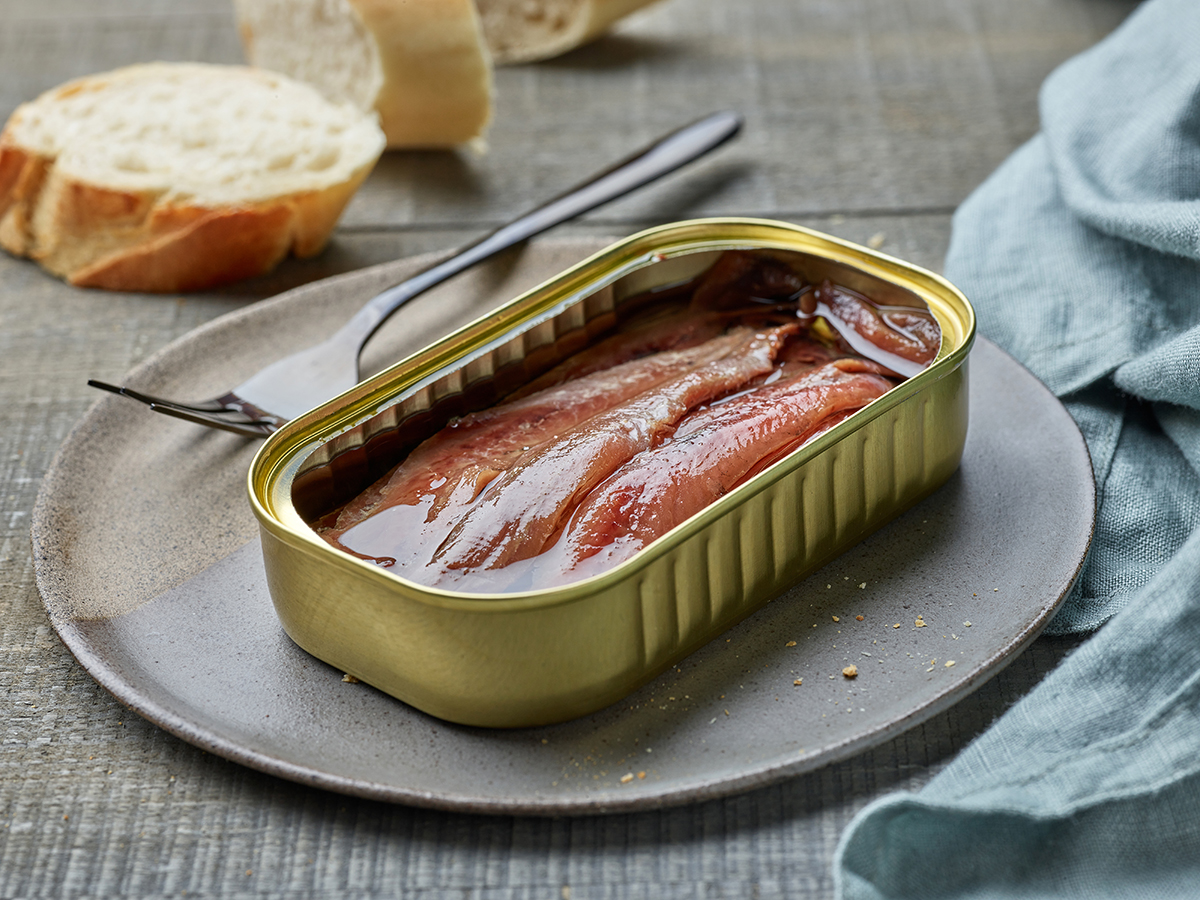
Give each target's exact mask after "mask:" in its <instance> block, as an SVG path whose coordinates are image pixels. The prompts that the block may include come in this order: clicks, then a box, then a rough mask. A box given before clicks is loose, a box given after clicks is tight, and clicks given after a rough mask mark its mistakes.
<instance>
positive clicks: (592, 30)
mask: <svg viewBox="0 0 1200 900" xmlns="http://www.w3.org/2000/svg"><path fill="white" fill-rule="evenodd" d="M477 2H478V5H479V10H480V14H481V18H482V21H483V30H484V35H485V37H486V39H487V43H488V47H489V48H490V49H491V53H492V59H493V60H494V61H495V63H496V64H497V65H513V64H516V63H528V62H537V61H538V60H543V59H550V58H552V57H555V56H559V55H561V54H563V53H566V52H567V51H568V50H573V49H574V48H576V47H579V46H582V45H583V44H586V43H588V41H591V40H593V39H594V38H597V37H599V36H600V35H601V34H603V33H604V32H605V31H607V30H608V29H609V28H610V27H611V26H612V25H613V24H614V23H615V22H616V21H617V20H618V19H621V18H623V17H625V16H627V15H629V14H630V13H632V12H636V11H637V10H639V9H641V8H642V7H644V6H649V5H650V4H651V3H655V2H658V0H579V3H578V8H577V10H575V12H574V14H573V15H571V16H570V18H569V20H565V21H563V22H561V23H556V24H557V26H558V27H556V28H554V29H552V33H551V34H550V35H548V36H542V35H539V34H538V32H539V31H540V30H542V29H541V28H534V29H529V30H528V31H527V32H524V33H522V34H519V35H518V34H515V33H513V31H512V30H511V24H510V23H511V16H512V15H513V14H514V12H516V13H518V14H519V9H520V7H519V5H518V4H517V3H514V0H477ZM534 5H535V6H536V3H535V4H534ZM493 10H494V13H493ZM542 28H544V25H543V26H542Z"/></svg>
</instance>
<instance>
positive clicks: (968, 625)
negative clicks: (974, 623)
mask: <svg viewBox="0 0 1200 900" xmlns="http://www.w3.org/2000/svg"><path fill="white" fill-rule="evenodd" d="M963 625H964V626H966V627H967V628H970V627H971V623H970V622H963Z"/></svg>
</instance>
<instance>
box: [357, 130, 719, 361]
mask: <svg viewBox="0 0 1200 900" xmlns="http://www.w3.org/2000/svg"><path fill="white" fill-rule="evenodd" d="M741 127H742V117H741V116H740V115H738V114H737V113H733V112H718V113H713V114H712V115H710V116H706V117H705V118H703V119H700V120H699V121H696V122H693V123H692V124H691V125H685V126H684V127H683V128H680V129H678V130H676V131H673V132H671V133H670V134H668V135H667V136H666V137H663V138H660V139H659V140H658V141H656V142H654V143H653V144H651V145H650V146H648V147H646V148H645V149H643V150H641V151H640V152H638V153H635V154H634V155H633V156H630V157H629V158H628V159H625V160H623V161H622V162H619V163H617V164H616V165H614V166H613V167H612V168H610V169H607V170H605V171H604V172H601V173H600V174H598V175H596V176H594V177H592V178H590V179H589V180H588V181H585V182H584V183H582V184H579V185H577V186H575V187H574V188H572V189H571V190H569V191H567V192H566V193H565V194H561V195H559V196H558V197H555V198H554V199H553V200H549V201H547V202H546V203H544V204H542V205H541V206H539V207H537V208H536V209H533V210H530V211H529V212H527V213H525V214H524V215H523V216H521V217H520V218H518V219H515V220H514V221H512V222H509V223H508V224H507V225H502V226H501V227H499V228H497V229H496V230H495V231H493V232H491V233H490V234H488V235H486V236H484V237H482V238H480V239H479V240H478V241H476V242H475V243H473V244H469V245H468V246H466V247H464V248H463V249H462V250H459V251H458V252H457V253H456V254H454V255H453V256H451V257H450V258H449V259H446V260H444V261H442V262H440V263H437V264H436V265H434V266H431V267H430V268H428V269H426V270H425V271H423V272H420V273H418V274H417V275H414V276H413V277H412V278H409V279H407V280H406V281H402V282H401V283H400V284H398V285H396V286H395V287H390V288H388V289H387V290H385V291H383V292H382V293H380V294H378V295H376V296H375V297H374V298H373V299H372V300H371V301H370V302H369V303H367V304H366V306H364V307H363V308H362V309H360V310H359V311H358V312H357V313H356V314H355V315H354V317H353V318H352V319H350V321H348V322H347V323H346V324H345V325H343V326H342V327H341V328H340V329H339V330H338V336H339V337H344V338H346V339H350V337H351V336H352V335H353V336H357V338H358V341H359V348H360V349H361V348H362V345H363V344H365V343H366V342H367V340H368V339H369V338H370V337H371V335H373V334H374V333H375V331H376V330H377V329H378V328H379V326H380V325H382V324H383V323H384V322H385V321H386V320H387V319H388V317H389V316H391V315H392V313H394V312H395V311H396V310H398V309H399V308H400V307H401V306H403V305H404V304H405V303H407V302H408V301H409V300H411V299H413V298H414V297H416V296H417V295H419V294H421V293H423V292H425V291H427V290H429V289H430V288H432V287H434V286H436V285H438V284H441V283H442V282H443V281H445V280H446V279H448V278H450V277H452V276H454V275H457V274H458V273H459V272H461V271H463V270H464V269H467V268H470V267H471V266H473V265H475V264H476V263H477V262H481V261H482V260H484V259H487V258H488V257H489V256H492V255H493V254H496V253H499V252H500V251H501V250H507V249H508V248H509V247H511V246H513V245H514V244H519V243H520V242H521V241H524V240H528V239H529V238H531V237H533V236H534V235H536V234H540V233H541V232H543V231H545V230H546V229H548V228H551V227H553V226H555V225H558V224H560V223H562V222H565V221H567V220H568V219H573V218H574V217H575V216H578V215H582V214H583V213H585V212H588V211H589V210H591V209H595V208H596V207H597V206H600V205H602V204H604V203H607V202H608V201H610V200H615V199H617V198H618V197H621V196H624V195H625V194H627V193H629V192H630V191H633V190H636V189H637V188H639V187H641V186H642V185H644V184H648V183H649V182H651V181H654V180H655V179H656V178H660V177H662V176H663V175H666V174H668V173H669V172H673V171H674V170H675V169H678V168H679V167H680V166H683V165H686V164H687V163H689V162H691V161H692V160H694V159H697V158H699V157H701V156H703V155H704V154H705V153H708V152H709V151H710V150H713V149H715V148H717V147H719V146H721V144H723V143H725V142H726V141H727V140H729V139H730V138H732V137H733V136H734V135H736V134H737V133H738V131H739V130H740V129H741Z"/></svg>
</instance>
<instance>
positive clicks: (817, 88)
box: [0, 0, 1135, 898]
mask: <svg viewBox="0 0 1200 900" xmlns="http://www.w3.org/2000/svg"><path fill="white" fill-rule="evenodd" d="M1134 5H1135V3H1134V2H1132V0H1005V2H1001V3H995V2H990V0H954V2H939V0H903V2H897V0H844V2H842V0H840V2H832V3H831V2H821V0H734V2H730V0H724V2H721V0H667V2H664V3H662V4H660V5H659V6H656V7H654V8H652V9H650V10H648V11H645V12H643V13H641V14H639V15H637V16H635V17H633V18H632V19H631V20H629V21H628V22H626V23H624V24H623V25H622V26H621V27H620V28H618V29H617V31H616V32H615V33H614V34H612V35H610V36H608V37H606V38H604V39H602V40H600V41H598V42H596V43H595V44H593V45H591V46H590V47H587V48H584V49H581V50H578V51H576V52H574V53H572V54H570V55H568V56H566V57H564V58H562V59H559V60H556V61H552V62H549V63H544V64H541V65H536V66H524V67H516V68H510V69H505V70H501V71H499V72H498V73H497V79H496V86H497V93H498V100H497V109H496V117H495V123H494V125H493V126H492V129H491V132H490V135H489V140H488V144H489V150H488V152H487V154H486V155H476V154H472V153H471V152H467V151H463V152H419V153H416V152H414V153H392V154H388V155H387V156H386V157H385V158H384V159H383V161H382V162H381V164H380V165H379V167H378V169H377V170H376V172H375V173H374V174H373V175H372V176H371V178H370V180H369V181H368V182H367V184H366V186H365V187H364V188H363V190H362V191H361V192H360V194H359V195H358V196H357V197H356V199H355V200H354V201H353V203H352V204H351V206H350V208H349V210H348V211H347V213H346V215H345V217H344V219H343V221H342V223H341V226H340V228H339V229H338V231H337V234H336V235H335V238H334V241H333V243H332V245H331V247H330V248H329V250H328V251H327V252H326V253H325V254H324V255H322V256H321V257H320V258H318V259H316V260H311V261H307V262H294V261H293V262H288V263H286V264H284V265H283V266H282V267H281V268H280V269H279V270H278V271H277V272H276V273H274V274H272V275H269V276H266V277H263V278H260V279H257V280H255V281H252V282H249V283H244V284H240V285H236V286H233V287H231V288H228V289H226V290H222V291H218V292H213V293H207V294H202V295H190V296H187V297H151V296H141V295H115V294H105V293H100V292H93V291H79V290H75V289H72V288H69V287H67V286H65V285H64V284H62V283H60V282H58V281H56V280H54V279H53V278H50V277H49V276H47V275H46V274H44V273H43V272H42V271H41V270H39V269H38V268H37V267H36V266H34V265H32V264H30V263H28V262H26V261H21V260H14V259H11V258H8V257H6V256H0V323H2V328H0V391H2V396H0V410H2V412H0V421H2V423H3V427H2V428H0V480H2V483H3V488H4V498H5V500H4V515H3V518H2V520H0V541H2V544H0V566H2V568H0V572H2V588H0V653H2V654H3V662H2V663H0V685H2V690H3V692H4V696H5V700H6V702H5V704H4V709H3V713H0V715H3V719H4V737H3V745H2V749H0V823H2V824H3V828H2V829H0V895H3V896H12V895H24V896H29V895H35V894H42V895H48V896H69V895H75V894H79V893H83V892H86V893H89V894H96V895H100V894H105V895H109V894H130V895H139V896H146V895H151V894H153V895H156V896H157V895H164V896H165V895H176V896H179V895H182V894H183V893H185V892H186V894H188V895H197V894H213V895H226V894H233V893H238V894H246V895H250V894H264V895H268V894H269V895H273V896H310V895H313V894H322V895H324V894H329V895H342V894H348V895H353V896H364V897H365V896H375V895H379V894H386V895H388V896H396V895H400V894H403V895H404V896H415V897H435V896H439V897H440V896H443V895H447V896H455V897H472V898H484V897H486V898H509V897H512V898H525V897H529V898H533V897H539V898H549V897H563V898H568V897H574V898H579V897H593V896H595V897H600V896H604V897H647V898H674V897H689V898H690V897H699V896H705V897H710V896H711V897H775V896H786V897H801V896H803V897H808V896H829V895H831V894H832V890H833V887H832V877H831V874H830V867H829V863H830V859H831V856H832V853H833V850H834V847H835V845H836V842H837V839H838V836H839V834H840V833H841V831H842V829H843V827H844V826H845V825H846V824H847V822H849V820H850V819H851V817H852V816H853V815H854V814H855V813H856V812H857V811H858V810H859V809H860V808H861V807H862V806H864V805H865V804H866V803H867V802H869V801H870V800H872V799H873V798H875V797H878V796H880V795H881V794H883V793H885V792H887V791H892V790H902V789H908V790H912V789H916V788H918V787H920V786H921V785H922V784H924V783H925V782H926V781H927V780H928V779H929V778H930V777H932V775H933V774H935V773H936V772H937V771H938V769H939V768H940V767H942V766H943V765H945V763H946V762H947V761H948V760H949V759H951V758H952V757H953V755H954V754H955V752H956V751H958V750H959V749H960V748H961V747H963V746H964V745H965V743H966V742H968V741H969V740H970V739H971V738H972V737H973V736H974V735H976V734H978V733H979V732H980V731H981V730H982V729H984V728H985V727H986V726H987V725H988V723H989V722H991V721H992V720H993V719H994V718H995V717H996V716H997V715H999V714H1000V713H1001V712H1003V710H1004V709H1005V708H1006V707H1007V706H1008V705H1009V704H1010V703H1012V702H1013V701H1014V700H1015V699H1017V698H1018V697H1020V696H1021V695H1023V694H1024V693H1026V692H1027V691H1028V690H1029V688H1030V687H1031V686H1032V685H1033V684H1035V683H1036V682H1037V681H1038V680H1039V679H1040V678H1041V677H1042V676H1043V675H1044V674H1045V673H1046V672H1047V671H1049V670H1050V669H1051V668H1052V667H1053V666H1054V665H1055V664H1056V663H1057V662H1058V661H1059V660H1060V659H1061V658H1062V657H1063V655H1064V654H1066V653H1068V652H1070V650H1071V649H1072V648H1073V647H1075V646H1077V644H1078V641H1075V640H1063V639H1057V640H1056V639H1049V638H1042V639H1040V640H1039V641H1037V642H1036V643H1035V644H1034V645H1033V646H1032V647H1031V648H1030V649H1029V650H1028V651H1027V652H1025V653H1024V654H1023V655H1022V656H1021V657H1020V658H1018V659H1017V660H1016V662H1015V663H1014V664H1013V665H1012V666H1011V667H1010V668H1008V669H1007V670H1005V671H1004V672H1003V673H1002V674H1001V675H999V676H998V677H997V678H995V679H993V680H992V681H991V682H990V683H988V684H986V685H984V687H983V688H982V689H980V690H979V691H978V692H977V693H975V694H974V695H972V696H971V697H970V698H969V699H967V700H965V701H963V702H961V703H959V704H958V705H957V706H955V707H953V708H952V709H950V710H949V711H948V712H946V713H944V714H942V715H940V716H937V717H936V718H934V719H932V720H930V721H929V722H927V723H926V724H925V725H924V726H921V727H919V728H916V729H914V730H913V731H911V732H909V733H907V734H905V735H903V736H901V737H900V738H898V739H896V740H893V741H891V742H890V743H886V744H884V745H882V746H880V747H877V748H876V749H874V750H871V751H869V752H867V753H864V754H862V755H861V756H858V757H856V758H854V759H851V760H849V761H847V762H844V763H840V764H837V765H833V766H830V767H827V768H825V769H823V770H820V771H818V772H816V773H814V774H812V775H809V776H804V777H799V778H795V779H792V780H790V781H787V782H784V783H782V784H778V785H776V786H774V787H770V788H766V789H762V790H759V791H756V792H754V793H749V794H743V795H740V796H735V797H731V798H728V799H725V800H719V801H711V802H708V803H704V804H701V805H695V806H687V807H681V808H676V809H669V810H664V811H652V812H645V813H640V814H631V815H619V816H610V817H587V818H570V819H559V820H540V819H521V818H488V817H479V816H469V815H455V814H448V813H441V812H430V811H424V810H417V809H408V808H403V807H397V806H389V805H385V804H381V803H376V802H366V801H361V800H356V799H353V798H349V797H343V796H339V795H335V794H330V793H325V792H322V791H319V790H314V789H311V788H306V787H302V786H299V785H296V784H292V783H289V782H286V781H282V780H279V779H276V778H273V777H269V776H266V775H262V774H259V773H257V772H255V771H251V770H249V769H245V768H242V767H239V766H237V765H234V764H232V763H229V762H226V761H224V760H222V759H219V758H216V757H214V756H211V755H208V754H206V753H204V752H203V751H201V750H198V749H196V748H194V747H192V746H190V745H188V744H186V743H183V742H182V741H180V740H177V739H176V738H174V737H172V736H170V735H168V734H166V733H165V732H163V731H160V730H159V729H158V728H156V727H155V726H153V725H151V724H149V723H147V722H145V721H143V720H142V719H140V718H138V717H137V716H136V715H134V714H132V713H130V712H128V711H127V710H125V709H123V708H122V707H121V706H120V705H119V704H117V703H116V702H115V701H114V700H113V699H112V698H110V697H109V696H108V695H107V694H106V693H105V692H104V691H103V690H102V689H101V688H99V687H98V686H97V685H96V684H95V683H94V682H93V681H92V680H91V678H90V677H89V676H88V675H87V674H86V673H85V672H84V671H83V669H81V668H80V666H79V665H78V664H77V663H76V662H75V661H74V659H73V658H72V657H71V656H70V654H69V653H68V652H67V651H66V649H65V648H64V647H63V646H62V644H61V643H60V642H59V641H58V639H57V638H56V636H55V635H54V632H53V631H52V630H51V628H50V626H49V623H48V619H47V616H46V614H45V611H44V609H43V607H42V604H41V601H40V599H39V597H38V593H37V590H36V588H35V586H34V577H33V568H32V561H31V555H30V547H29V521H30V513H31V510H32V507H33V504H34V498H35V496H36V493H37V490H38V485H39V482H40V480H41V477H42V475H43V473H44V472H45V470H46V468H47V466H48V465H49V463H50V460H51V458H52V457H53V454H54V452H55V450H56V448H57V446H58V445H59V443H60V442H61V440H62V439H63V437H64V436H65V434H66V433H67V431H68V430H69V429H70V428H71V426H72V424H73V422H74V421H75V420H76V419H77V418H78V417H79V416H80V415H81V414H82V412H83V411H84V410H85V409H86V408H87V407H88V406H89V404H91V403H92V402H93V401H94V400H95V399H96V395H95V393H94V392H93V391H91V390H90V389H88V388H87V387H85V380H86V378H87V377H88V376H102V375H103V376H114V377H115V376H118V375H119V374H120V373H122V372H124V371H126V370H127V369H129V368H130V367H132V366H133V365H135V364H136V363H138V362H139V361H140V360H142V359H143V358H144V357H145V356H147V355H148V354H149V353H151V352H152V351H154V350H156V349H157V348H159V347H160V346H162V345H163V344H165V343H166V342H168V341H170V340H172V339H173V338H175V337H178V336H179V335H181V334H183V333H185V332H187V331H188V330H189V329H191V328H193V327H195V326H197V325H199V324H201V323H203V322H205V321H207V320H209V319H211V318H213V317H215V316H218V315H220V314H222V313H225V312H228V311H231V310H235V309H238V308H241V307H242V306H244V305H245V304H247V303H251V302H253V301H255V300H257V299H259V298H261V297H265V296H269V295H271V294H274V293H276V292H279V291H281V290H283V289H286V288H288V287H291V286H294V285H297V284H301V283H303V282H306V281H310V280H313V279H316V278H321V277H324V276H327V275H332V274H335V273H340V272H344V271H348V270H351V269H355V268H359V267H362V266H366V265H370V264H373V263H377V262H381V261H385V260H389V259H393V258H397V257H401V256H405V255H409V254H414V253H418V252H423V251H426V250H433V249H441V248H446V247H450V246H453V245H456V244H459V243H462V242H464V241H465V240H467V239H468V238H469V237H471V236H472V235H475V234H477V233H479V232H480V231H481V230H483V229H485V228H488V227H491V226H493V225H495V224H498V223H500V222H501V221H503V220H504V219H506V218H507V217H509V216H511V215H512V214H514V213H515V212H517V211H518V210H519V209H520V208H522V207H525V206H527V205H529V204H530V203H531V202H532V201H533V200H535V199H537V198H541V197H544V196H547V195H548V194H550V193H553V192H555V191H557V190H559V189H562V188H565V187H566V186H568V185H569V184H571V183H572V182H574V181H575V180H577V179H578V178H580V177H582V176H583V175H585V174H587V173H590V172H591V171H593V170H595V169H597V168H599V167H600V166H601V165H602V164H606V163H608V162H610V161H611V160H613V159H615V158H618V157H620V156H622V155H624V154H625V153H627V152H628V151H629V150H631V149H632V148H634V147H636V146H638V145H640V144H642V143H645V142H646V141H648V140H649V139H651V138H652V137H654V136H656V135H657V134H659V133H661V132H662V131H664V130H666V129H668V128H669V127H673V126H674V125H676V124H680V123H682V122H685V121H688V120H690V119H693V118H695V117H697V116H699V115H700V114H702V113H704V112H707V111H709V110H712V109H717V108H733V109H739V110H741V111H743V112H744V113H745V115H746V119H747V125H746V129H745V132H744V134H743V136H742V137H741V139H740V140H739V141H738V142H737V143H736V144H735V145H732V146H730V147H728V148H727V149H725V150H723V151H722V152H721V153H719V154H718V155H716V156H714V157H713V158H711V159H710V160H707V161H705V162H703V163H701V164H700V165H697V166H695V167H693V168H692V169H690V170H689V171H688V172H687V173H686V174H678V175H676V176H674V177H672V178H671V179H670V180H669V181H667V182H665V183H663V184H661V185H658V186H655V187H652V188H650V189H648V190H645V191H643V192H641V193H640V194H638V195H637V196H634V197H631V198H627V199H625V200H623V201H620V202H618V203H615V204H613V205H612V206H610V207H608V208H605V209H603V210H600V211H598V212H597V213H594V214H592V215H591V216H588V217H587V218H586V219H584V220H583V221H581V222H578V223H573V224H571V225H569V226H566V227H564V228H562V229H561V230H560V233H564V234H588V235H624V234H628V233H631V232H633V231H635V230H638V229H640V228H642V227H645V226H648V225H652V224H656V223H659V222H664V221H669V220H672V219H678V218H688V217H693V216H699V215H710V214H746V215H755V216H769V217H775V218H783V219H789V220H792V221H796V222H800V223H802V224H805V225H810V226H814V227H817V228H820V229H822V230H825V231H829V232H832V233H834V234H837V235H840V236H843V237H846V238H849V239H852V240H856V241H860V242H868V241H870V242H872V243H873V244H875V245H878V246H882V248H883V250H884V251H885V252H889V253H892V254H894V255H897V256H901V257H905V258H908V259H910V260H912V261H914V262H916V263H918V264H921V265H925V266H928V267H931V268H934V269H937V268H939V267H940V265H941V261H942V258H943V255H944V253H945V250H946V246H947V242H948V240H949V235H950V219H951V214H952V212H953V210H954V208H955V206H956V205H957V204H958V203H959V202H960V201H961V200H962V199H963V198H964V197H965V196H966V195H967V194H968V193H969V192H970V191H971V189H972V188H974V187H975V185H977V184H978V183H979V182H980V181H982V180H983V179H984V178H985V177H987V175H988V174H989V173H990V172H991V171H992V170H993V169H994V168H995V167H996V166H997V165H998V164H999V163H1000V162H1001V161H1002V160H1003V159H1004V158H1005V157H1006V156H1007V155H1008V154H1009V152H1011V151H1012V150H1013V149H1014V148H1015V147H1016V146H1017V145H1018V144H1020V143H1021V142H1022V141H1024V140H1025V139H1026V138H1028V137H1029V136H1030V135H1032V134H1033V132H1034V131H1035V130H1036V128H1037V107H1036V96H1037V89H1038V86H1039V84H1040V83H1041V81H1042V79H1043V78H1044V77H1045V76H1046V74H1047V73H1049V72H1050V70H1051V69H1052V68H1054V66H1056V65H1057V64H1058V63H1059V62H1061V61H1062V60H1064V59H1066V58H1067V57H1069V56H1071V55H1072V54H1075V53H1077V52H1079V51H1081V50H1083V49H1084V48H1086V47H1088V46H1089V45H1091V44H1092V43H1094V42H1095V41H1096V40H1098V39H1099V38H1101V37H1102V36H1103V35H1105V34H1106V33H1107V32H1109V31H1110V30H1111V29H1112V28H1114V27H1115V26H1116V25H1117V24H1118V23H1119V22H1120V21H1121V19H1122V18H1123V17H1124V16H1125V15H1127V14H1128V13H1129V11H1130V9H1131V8H1132V7H1133V6H1134ZM153 59H169V60H205V61H212V62H239V61H240V60H241V51H240V47H239V45H238V42H237V36H236V32H235V27H234V23H233V19H232V15H231V12H230V10H229V8H228V3H227V2H225V0H5V3H4V15H3V20H2V22H0V113H2V114H3V115H4V116H7V115H8V113H9V112H10V111H11V110H12V109H13V108H14V107H15V106H16V105H17V104H18V103H19V102H21V101H22V100H25V99H28V98H32V97H33V96H35V95H36V94H38V93H39V92H41V91H43V90H45V89H47V88H50V87H52V86H54V85H56V84H58V83H59V82H62V81H64V80H66V79H68V78H72V77H75V76H79V75H84V74H87V73H90V72H96V71H102V70H105V69H109V68H113V67H115V66H118V65H124V64H128V63H134V62H140V61H147V60H153Z"/></svg>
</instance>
